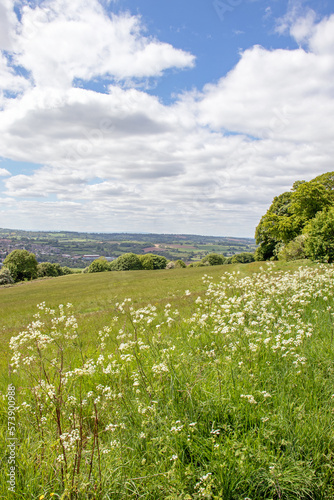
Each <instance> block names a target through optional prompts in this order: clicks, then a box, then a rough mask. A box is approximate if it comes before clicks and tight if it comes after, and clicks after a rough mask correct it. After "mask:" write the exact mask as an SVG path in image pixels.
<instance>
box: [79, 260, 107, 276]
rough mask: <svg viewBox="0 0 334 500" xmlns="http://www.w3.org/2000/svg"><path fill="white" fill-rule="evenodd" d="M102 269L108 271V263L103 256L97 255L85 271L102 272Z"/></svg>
mask: <svg viewBox="0 0 334 500" xmlns="http://www.w3.org/2000/svg"><path fill="white" fill-rule="evenodd" d="M104 271H110V264H109V262H108V261H107V259H105V258H104V257H99V258H98V259H95V260H93V262H91V264H89V266H88V268H87V271H85V272H87V273H103V272H104Z"/></svg>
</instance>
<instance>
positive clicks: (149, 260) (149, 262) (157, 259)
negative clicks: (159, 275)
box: [139, 253, 167, 270]
mask: <svg viewBox="0 0 334 500" xmlns="http://www.w3.org/2000/svg"><path fill="white" fill-rule="evenodd" d="M139 260H140V262H141V265H142V268H143V269H147V270H150V269H166V265H167V259H166V257H163V256H162V255H155V254H154V253H147V254H145V255H139Z"/></svg>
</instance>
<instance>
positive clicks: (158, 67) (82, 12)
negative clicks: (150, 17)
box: [15, 0, 195, 87]
mask: <svg viewBox="0 0 334 500" xmlns="http://www.w3.org/2000/svg"><path fill="white" fill-rule="evenodd" d="M194 59H195V58H194V56H193V55H191V54H190V53H188V52H185V51H182V50H180V49H176V48H174V47H172V46H171V45H170V44H167V43H162V42H159V41H158V40H156V39H153V38H151V37H145V35H144V27H143V25H142V23H141V19H140V17H138V16H131V15H130V14H126V13H125V14H121V15H111V16H109V15H108V14H107V13H106V11H105V10H104V9H103V7H102V6H101V4H100V3H99V2H98V1H96V0H72V1H71V2H68V1H67V0H49V1H45V2H43V3H42V4H41V5H39V6H34V7H31V6H29V5H26V6H24V7H23V9H22V17H21V22H20V26H19V30H18V31H17V36H16V45H15V62H16V64H18V65H20V66H22V67H24V68H26V70H27V71H29V72H31V77H32V78H33V81H34V83H35V84H36V85H37V86H47V87H57V86H59V87H70V86H71V85H72V83H73V81H74V80H75V79H82V80H86V81H89V80H91V79H93V78H96V77H101V76H102V77H108V78H110V79H116V80H122V79H126V78H131V77H137V78H143V77H156V76H159V75H161V74H162V73H163V71H164V70H166V69H168V68H186V67H192V66H193V64H194Z"/></svg>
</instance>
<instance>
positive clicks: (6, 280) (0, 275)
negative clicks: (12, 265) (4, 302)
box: [0, 268, 14, 285]
mask: <svg viewBox="0 0 334 500" xmlns="http://www.w3.org/2000/svg"><path fill="white" fill-rule="evenodd" d="M13 283H14V280H13V277H12V275H11V274H10V271H9V269H6V268H2V269H1V271H0V285H12V284H13Z"/></svg>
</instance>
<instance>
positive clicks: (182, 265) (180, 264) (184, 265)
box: [175, 259, 187, 269]
mask: <svg viewBox="0 0 334 500" xmlns="http://www.w3.org/2000/svg"><path fill="white" fill-rule="evenodd" d="M175 267H179V268H182V269H184V268H185V267H187V266H186V264H185V263H184V262H183V260H181V259H178V260H177V261H176V262H175Z"/></svg>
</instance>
